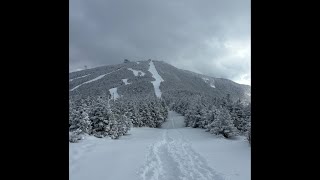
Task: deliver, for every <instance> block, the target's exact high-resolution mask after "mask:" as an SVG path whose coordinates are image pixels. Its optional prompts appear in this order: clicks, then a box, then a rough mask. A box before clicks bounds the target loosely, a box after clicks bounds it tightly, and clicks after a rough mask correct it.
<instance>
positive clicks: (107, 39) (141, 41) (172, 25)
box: [69, 0, 251, 84]
mask: <svg viewBox="0 0 320 180" xmlns="http://www.w3.org/2000/svg"><path fill="white" fill-rule="evenodd" d="M250 11H251V10H250V0H183V1H182V0H161V1H159V0H134V1H130V0H90V1H88V0H70V14H69V42H70V43H69V51H70V53H69V54H70V55H69V60H70V69H69V70H70V71H74V70H76V69H79V68H82V67H84V65H87V66H88V67H96V66H101V65H109V64H116V63H121V62H122V61H123V59H125V58H127V59H130V60H133V61H135V60H146V59H149V58H151V59H157V60H163V61H166V62H168V63H170V64H172V65H175V66H176V67H178V68H183V69H187V70H191V71H195V72H199V73H202V74H207V75H211V76H214V77H222V78H228V79H231V80H234V81H236V82H239V83H245V84H250V79H251V73H250V60H251V56H250V49H251V47H250V37H251V35H250V19H251V18H250Z"/></svg>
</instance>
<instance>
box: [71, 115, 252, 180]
mask: <svg viewBox="0 0 320 180" xmlns="http://www.w3.org/2000/svg"><path fill="white" fill-rule="evenodd" d="M250 152H251V149H250V146H249V145H248V142H247V141H246V140H245V138H244V137H237V138H235V139H232V140H227V139H224V138H220V137H216V136H214V135H212V134H210V133H208V132H204V130H203V129H197V128H186V127H184V122H183V117H182V116H180V115H179V114H177V113H175V112H172V111H170V112H169V119H168V120H167V122H165V123H164V124H163V126H162V128H161V129H157V128H132V129H131V130H130V132H129V134H128V135H125V136H121V137H120V138H119V139H118V140H111V139H109V138H103V139H99V138H95V137H90V136H86V137H85V139H84V140H82V141H80V142H79V143H70V145H69V166H70V172H69V177H70V180H88V179H90V180H101V179H104V180H107V179H112V180H113V179H117V180H127V179H130V180H154V179H157V180H179V179H183V180H196V179H197V180H198V179H203V180H207V179H208V180H209V179H210V180H215V179H216V180H220V179H227V180H249V179H251V177H250V166H251V163H250V162H251V158H250Z"/></svg>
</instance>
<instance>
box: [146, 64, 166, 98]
mask: <svg viewBox="0 0 320 180" xmlns="http://www.w3.org/2000/svg"><path fill="white" fill-rule="evenodd" d="M148 71H149V72H150V73H151V74H152V77H153V78H154V79H155V81H152V82H151V83H152V84H153V87H154V92H155V93H156V96H157V97H158V98H160V97H161V91H160V83H161V82H163V81H164V80H163V79H162V77H161V76H160V75H159V73H158V71H157V69H156V67H155V66H154V64H153V61H150V66H149V70H148Z"/></svg>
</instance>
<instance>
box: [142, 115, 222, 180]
mask: <svg viewBox="0 0 320 180" xmlns="http://www.w3.org/2000/svg"><path fill="white" fill-rule="evenodd" d="M175 117H177V116H176V114H174V112H171V113H170V114H169V119H168V121H167V122H166V123H164V124H163V127H164V128H165V130H164V131H163V133H162V138H161V139H160V140H159V141H158V142H156V143H154V144H153V145H151V146H150V147H149V152H148V154H147V157H146V158H147V161H146V162H145V165H144V166H143V167H142V168H141V173H140V174H141V178H142V179H143V180H177V179H181V180H198V179H201V180H222V179H224V178H223V177H222V176H221V175H219V174H217V173H216V172H215V171H214V170H213V169H212V168H211V167H209V165H208V164H207V162H206V161H205V159H204V158H203V157H201V156H200V154H198V153H197V152H195V151H194V150H193V149H192V147H191V143H190V142H189V141H188V140H186V139H185V138H184V135H183V133H182V132H180V131H179V130H178V129H176V128H179V127H183V117H181V116H180V117H179V118H178V119H175V120H174V118H175ZM175 121H177V123H178V124H177V125H178V126H177V127H176V125H175Z"/></svg>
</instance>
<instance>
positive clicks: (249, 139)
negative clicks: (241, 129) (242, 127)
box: [247, 118, 251, 145]
mask: <svg viewBox="0 0 320 180" xmlns="http://www.w3.org/2000/svg"><path fill="white" fill-rule="evenodd" d="M247 139H248V141H249V144H250V145H251V118H250V121H249V123H248V125H247Z"/></svg>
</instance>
